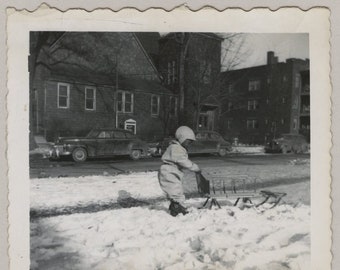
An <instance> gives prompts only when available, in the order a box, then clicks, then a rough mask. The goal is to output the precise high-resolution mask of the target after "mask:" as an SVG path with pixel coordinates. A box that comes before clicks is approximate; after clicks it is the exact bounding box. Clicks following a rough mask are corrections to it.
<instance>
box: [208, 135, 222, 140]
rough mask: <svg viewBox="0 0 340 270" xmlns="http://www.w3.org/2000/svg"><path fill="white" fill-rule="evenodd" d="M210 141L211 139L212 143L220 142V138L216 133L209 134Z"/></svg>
mask: <svg viewBox="0 0 340 270" xmlns="http://www.w3.org/2000/svg"><path fill="white" fill-rule="evenodd" d="M210 139H212V140H213V141H216V140H220V139H221V136H220V135H219V134H217V133H210Z"/></svg>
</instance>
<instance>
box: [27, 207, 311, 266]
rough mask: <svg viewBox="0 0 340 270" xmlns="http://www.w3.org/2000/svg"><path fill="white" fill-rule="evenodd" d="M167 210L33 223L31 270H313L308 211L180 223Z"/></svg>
mask: <svg viewBox="0 0 340 270" xmlns="http://www.w3.org/2000/svg"><path fill="white" fill-rule="evenodd" d="M166 206H167V205H165V203H164V205H163V208H160V209H149V208H143V207H135V208H129V209H118V210H111V211H101V212H98V213H95V214H74V215H69V216H59V217H53V218H45V219H38V220H35V221H33V222H32V225H31V252H32V254H31V269H64V270H67V269H73V270H77V269H82V270H83V269H112V270H114V269H141V270H143V269H164V270H170V269H171V270H172V269H178V270H182V269H234V270H239V269H240V270H241V269H242V270H246V269H261V270H264V269H268V270H275V269H293V270H294V269H299V270H301V269H305V270H309V269H310V265H309V260H310V237H309V228H310V227H309V225H310V208H309V207H308V206H300V207H297V208H293V207H291V206H285V205H281V206H279V207H277V208H274V209H272V210H268V211H266V212H264V213H263V214H259V213H257V212H256V211H254V210H253V209H247V210H243V211H242V210H240V209H238V208H234V207H232V208H230V207H223V208H222V209H220V210H197V209H193V208H192V209H190V213H189V214H188V215H186V216H178V217H176V218H174V217H172V216H170V215H169V214H168V213H166V211H165V210H166ZM231 209H232V211H234V215H233V216H231V215H230V214H228V213H230V210H231Z"/></svg>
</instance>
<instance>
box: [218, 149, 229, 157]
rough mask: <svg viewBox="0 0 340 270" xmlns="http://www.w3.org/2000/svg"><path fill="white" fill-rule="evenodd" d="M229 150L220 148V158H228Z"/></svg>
mask: <svg viewBox="0 0 340 270" xmlns="http://www.w3.org/2000/svg"><path fill="white" fill-rule="evenodd" d="M227 153H228V152H227V149H225V148H220V149H219V150H218V155H219V156H220V157H224V156H226V155H227Z"/></svg>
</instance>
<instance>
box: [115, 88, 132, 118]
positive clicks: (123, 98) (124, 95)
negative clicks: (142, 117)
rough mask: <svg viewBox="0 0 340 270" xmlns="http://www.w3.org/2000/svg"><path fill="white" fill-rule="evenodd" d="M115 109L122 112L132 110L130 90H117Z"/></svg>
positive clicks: (130, 111)
mask: <svg viewBox="0 0 340 270" xmlns="http://www.w3.org/2000/svg"><path fill="white" fill-rule="evenodd" d="M117 111H118V112H124V113H132V112H133V94H132V93H130V92H125V91H119V92H118V93H117Z"/></svg>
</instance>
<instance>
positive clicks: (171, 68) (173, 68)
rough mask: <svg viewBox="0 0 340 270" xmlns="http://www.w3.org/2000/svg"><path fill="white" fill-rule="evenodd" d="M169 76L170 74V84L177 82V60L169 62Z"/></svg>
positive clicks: (168, 80) (168, 79)
mask: <svg viewBox="0 0 340 270" xmlns="http://www.w3.org/2000/svg"><path fill="white" fill-rule="evenodd" d="M167 76H168V78H167V82H168V84H173V83H175V82H177V71H176V61H169V62H168V71H167Z"/></svg>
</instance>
